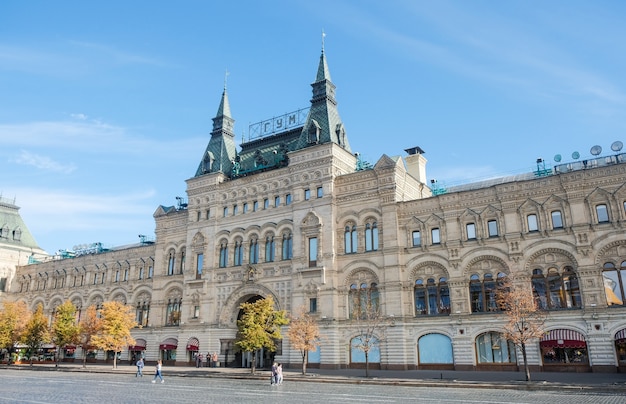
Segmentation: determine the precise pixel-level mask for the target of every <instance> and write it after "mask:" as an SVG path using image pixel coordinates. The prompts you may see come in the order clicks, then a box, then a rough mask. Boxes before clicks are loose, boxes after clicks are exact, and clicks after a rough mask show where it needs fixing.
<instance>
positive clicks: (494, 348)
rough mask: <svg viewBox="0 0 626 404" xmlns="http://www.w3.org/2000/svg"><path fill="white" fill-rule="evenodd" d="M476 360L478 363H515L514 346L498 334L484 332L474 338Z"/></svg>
mask: <svg viewBox="0 0 626 404" xmlns="http://www.w3.org/2000/svg"><path fill="white" fill-rule="evenodd" d="M476 359H477V362H478V363H479V364H480V363H516V362H517V356H516V355H515V344H513V342H511V341H508V340H507V339H506V338H504V335H502V334H501V333H499V332H494V331H491V332H486V333H484V334H480V335H479V336H478V337H476Z"/></svg>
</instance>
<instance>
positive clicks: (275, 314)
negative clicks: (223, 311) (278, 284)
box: [235, 296, 289, 374]
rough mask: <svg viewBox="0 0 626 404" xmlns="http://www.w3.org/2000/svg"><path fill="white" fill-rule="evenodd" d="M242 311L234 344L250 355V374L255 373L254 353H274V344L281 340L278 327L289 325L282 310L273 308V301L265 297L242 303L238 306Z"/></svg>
mask: <svg viewBox="0 0 626 404" xmlns="http://www.w3.org/2000/svg"><path fill="white" fill-rule="evenodd" d="M239 307H240V308H241V310H242V311H243V314H242V316H241V319H240V320H237V327H238V329H239V332H238V333H237V341H236V342H235V344H236V345H237V347H238V348H239V349H241V350H242V351H243V352H251V353H252V367H251V372H252V374H254V372H255V371H256V353H257V351H258V350H259V349H261V348H265V349H267V350H269V351H270V352H276V343H275V341H278V340H280V339H282V335H281V333H280V327H281V326H283V325H287V324H289V320H288V319H287V315H286V313H285V311H284V310H276V309H275V308H274V299H272V297H271V296H270V297H267V298H265V299H260V300H257V301H256V302H254V303H242V304H241V306H239Z"/></svg>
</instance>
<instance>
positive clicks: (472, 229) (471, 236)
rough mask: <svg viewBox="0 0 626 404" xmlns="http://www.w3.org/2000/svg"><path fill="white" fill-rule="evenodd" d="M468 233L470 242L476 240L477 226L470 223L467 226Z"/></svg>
mask: <svg viewBox="0 0 626 404" xmlns="http://www.w3.org/2000/svg"><path fill="white" fill-rule="evenodd" d="M465 230H466V231H467V239H468V240H476V225H475V224H474V223H468V224H466V225H465Z"/></svg>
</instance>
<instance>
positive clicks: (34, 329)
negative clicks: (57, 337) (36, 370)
mask: <svg viewBox="0 0 626 404" xmlns="http://www.w3.org/2000/svg"><path fill="white" fill-rule="evenodd" d="M22 342H23V343H24V344H26V346H27V347H28V356H29V358H30V364H31V365H32V364H33V356H34V355H36V354H37V353H38V352H39V350H40V349H41V345H43V344H44V343H47V342H50V328H49V326H48V319H47V318H46V316H45V314H44V313H43V305H42V304H41V303H40V304H38V305H37V308H36V309H35V312H34V313H33V315H32V316H31V317H30V319H29V320H28V323H26V330H25V331H24V334H23V335H22Z"/></svg>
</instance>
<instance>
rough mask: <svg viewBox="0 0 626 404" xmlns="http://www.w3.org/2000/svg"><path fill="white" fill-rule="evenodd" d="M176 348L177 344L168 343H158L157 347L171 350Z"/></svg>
mask: <svg viewBox="0 0 626 404" xmlns="http://www.w3.org/2000/svg"><path fill="white" fill-rule="evenodd" d="M176 348H178V345H169V344H161V345H159V349H160V350H163V351H173V350H174V349H176Z"/></svg>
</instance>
